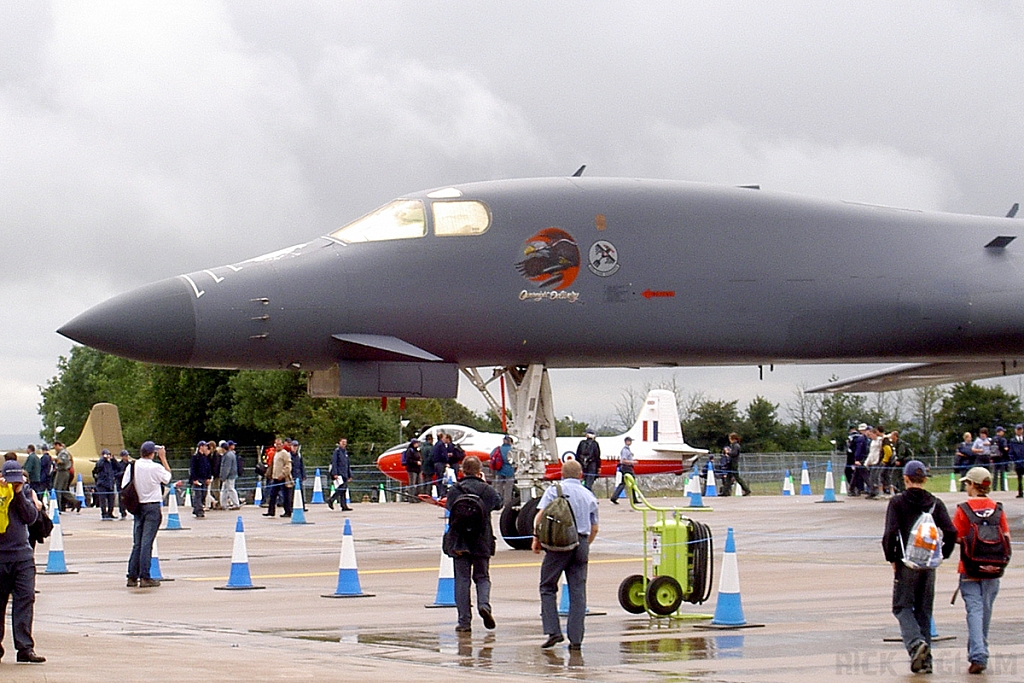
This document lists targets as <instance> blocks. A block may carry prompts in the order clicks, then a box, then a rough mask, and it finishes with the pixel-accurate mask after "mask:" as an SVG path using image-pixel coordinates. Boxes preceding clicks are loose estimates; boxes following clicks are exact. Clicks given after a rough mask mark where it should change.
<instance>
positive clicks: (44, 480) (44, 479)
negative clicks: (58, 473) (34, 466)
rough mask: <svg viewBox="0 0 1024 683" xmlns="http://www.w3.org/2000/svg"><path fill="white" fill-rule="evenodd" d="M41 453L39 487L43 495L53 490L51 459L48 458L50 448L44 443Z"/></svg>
mask: <svg viewBox="0 0 1024 683" xmlns="http://www.w3.org/2000/svg"><path fill="white" fill-rule="evenodd" d="M42 451H43V454H42V455H40V456H39V477H40V479H39V485H40V486H41V487H42V489H43V492H44V493H45V492H46V491H49V490H50V489H51V488H53V458H51V457H50V448H49V446H47V445H46V444H45V443H44V444H43V448H42Z"/></svg>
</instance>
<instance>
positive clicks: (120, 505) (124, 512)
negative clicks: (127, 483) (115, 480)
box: [117, 480, 174, 519]
mask: <svg viewBox="0 0 1024 683" xmlns="http://www.w3.org/2000/svg"><path fill="white" fill-rule="evenodd" d="M119 481H120V480H119ZM170 495H172V496H173V495H174V492H171V494H170ZM117 509H118V510H120V511H121V519H124V518H125V517H127V516H128V511H127V510H125V508H124V500H123V499H122V498H121V484H118V485H117Z"/></svg>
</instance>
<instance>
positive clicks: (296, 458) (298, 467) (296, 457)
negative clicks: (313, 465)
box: [292, 439, 309, 511]
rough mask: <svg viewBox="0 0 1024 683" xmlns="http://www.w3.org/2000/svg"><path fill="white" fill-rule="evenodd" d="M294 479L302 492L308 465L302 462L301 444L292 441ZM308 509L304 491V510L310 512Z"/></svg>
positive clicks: (297, 487)
mask: <svg viewBox="0 0 1024 683" xmlns="http://www.w3.org/2000/svg"><path fill="white" fill-rule="evenodd" d="M292 479H294V480H295V486H296V489H297V490H298V491H302V484H303V482H304V481H306V464H305V463H304V462H302V453H300V452H299V442H298V441H296V440H294V439H293V440H292ZM308 509H309V508H307V507H306V494H305V492H304V491H302V510H303V511H305V510H308Z"/></svg>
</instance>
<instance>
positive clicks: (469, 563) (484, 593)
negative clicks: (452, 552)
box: [452, 555, 491, 626]
mask: <svg viewBox="0 0 1024 683" xmlns="http://www.w3.org/2000/svg"><path fill="white" fill-rule="evenodd" d="M452 564H453V565H454V566H455V607H456V609H457V610H458V613H459V626H469V625H470V624H471V623H472V621H473V601H472V599H471V598H470V596H469V581H470V579H471V578H472V580H473V583H475V584H476V606H477V607H478V608H481V607H483V608H486V609H488V610H490V609H491V575H490V565H491V558H489V557H477V556H473V555H462V556H460V557H454V558H452Z"/></svg>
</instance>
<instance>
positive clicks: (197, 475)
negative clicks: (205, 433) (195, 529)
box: [188, 441, 213, 518]
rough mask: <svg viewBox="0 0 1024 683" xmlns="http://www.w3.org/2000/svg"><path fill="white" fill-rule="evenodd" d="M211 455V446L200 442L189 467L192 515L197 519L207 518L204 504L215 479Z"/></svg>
mask: <svg viewBox="0 0 1024 683" xmlns="http://www.w3.org/2000/svg"><path fill="white" fill-rule="evenodd" d="M209 453H210V446H209V444H208V443H206V442H205V441H200V442H199V445H197V446H196V452H195V453H193V454H192V459H191V460H190V461H189V465H188V478H189V481H191V482H192V514H193V515H194V516H196V517H197V518H199V517H205V516H206V514H205V513H204V512H203V503H204V502H205V501H206V491H207V490H208V487H209V485H210V480H211V479H212V478H213V469H212V468H211V467H210V456H209Z"/></svg>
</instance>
